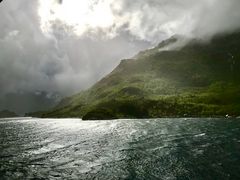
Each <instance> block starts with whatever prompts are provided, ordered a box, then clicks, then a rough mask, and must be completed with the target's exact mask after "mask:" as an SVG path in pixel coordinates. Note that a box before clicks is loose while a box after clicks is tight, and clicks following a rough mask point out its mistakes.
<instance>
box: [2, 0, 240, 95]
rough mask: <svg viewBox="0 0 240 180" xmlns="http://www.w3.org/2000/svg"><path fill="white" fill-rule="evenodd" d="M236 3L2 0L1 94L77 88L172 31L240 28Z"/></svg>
mask: <svg viewBox="0 0 240 180" xmlns="http://www.w3.org/2000/svg"><path fill="white" fill-rule="evenodd" d="M239 10H240V1H239V0H199V1H195V0H5V1H3V2H2V3H1V4H0V17H1V20H0V29H1V31H0V96H1V94H4V93H9V92H20V91H21V92H24V91H30V92H31V91H37V90H41V91H59V92H60V93H62V94H64V95H69V94H72V93H74V92H77V91H79V90H80V89H85V88H87V87H89V86H90V85H92V84H93V83H94V82H96V81H97V80H99V79H100V78H101V77H103V76H104V75H105V74H106V73H109V72H110V71H111V70H112V69H113V68H114V67H115V66H116V65H117V64H118V63H119V61H120V59H122V58H127V57H131V56H133V55H134V54H136V53H137V52H138V51H139V50H142V49H145V48H148V47H152V46H154V45H155V44H156V43H158V42H160V41H161V40H163V39H165V38H168V37H170V36H172V35H174V34H182V35H185V36H190V37H197V38H210V37H212V36H213V35H215V34H217V33H223V32H230V31H233V30H236V29H238V28H239V26H240V23H239V22H240V21H239V20H240V11H239Z"/></svg>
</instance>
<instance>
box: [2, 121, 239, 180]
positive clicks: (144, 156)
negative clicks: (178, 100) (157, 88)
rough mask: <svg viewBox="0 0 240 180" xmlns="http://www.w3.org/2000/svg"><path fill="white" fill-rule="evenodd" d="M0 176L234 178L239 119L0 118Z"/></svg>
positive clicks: (106, 179)
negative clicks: (83, 119)
mask: <svg viewBox="0 0 240 180" xmlns="http://www.w3.org/2000/svg"><path fill="white" fill-rule="evenodd" d="M0 179H1V180H5V179H24V180H25V179H84V180H85V179H100V180H111V179H113V180H115V179H129V180H130V179H146V180H151V179H164V180H165V179H166V180H174V179H182V180H183V179H184V180H185V179H191V180H192V179H196V180H201V179H202V180H207V179H210V180H214V179H216V180H221V179H224V180H225V179H236V180H237V179H240V120H239V119H211V118H209V119H198V118H194V119H142V120H138V119H136V120H112V121H82V120H80V119H34V118H15V119H0Z"/></svg>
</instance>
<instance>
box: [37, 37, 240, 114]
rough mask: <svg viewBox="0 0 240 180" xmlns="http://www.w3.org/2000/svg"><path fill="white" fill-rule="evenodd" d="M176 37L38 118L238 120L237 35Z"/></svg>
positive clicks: (239, 74) (123, 63)
mask: <svg viewBox="0 0 240 180" xmlns="http://www.w3.org/2000/svg"><path fill="white" fill-rule="evenodd" d="M177 42H178V39H177V38H175V37H174V38H171V39H169V40H166V41H163V42H162V43H160V44H159V45H158V46H157V47H155V48H153V49H149V50H146V51H143V52H140V53H139V54H138V55H137V56H135V57H134V58H133V59H127V60H122V61H121V63H120V64H119V65H118V66H117V67H116V68H115V69H114V70H113V71H112V72H111V73H110V74H109V75H108V76H106V77H105V78H103V79H102V80H101V81H99V82H98V83H96V84H95V85H94V86H93V87H92V88H90V89H89V90H87V91H84V92H80V93H79V94H77V95H74V96H72V97H68V98H65V99H64V100H62V102H61V103H60V104H59V105H58V106H57V107H56V108H55V109H53V110H51V111H49V112H45V113H42V114H41V115H42V117H81V118H83V119H115V118H151V117H182V116H224V115H226V114H230V115H233V116H237V115H240V33H234V34H230V35H229V34H228V35H221V36H217V37H215V38H213V39H212V40H211V41H210V42H199V41H197V40H191V41H189V42H188V43H187V45H185V46H184V47H183V48H181V49H179V48H178V49H177V48H175V49H174V50H167V48H168V47H170V45H172V44H174V43H177Z"/></svg>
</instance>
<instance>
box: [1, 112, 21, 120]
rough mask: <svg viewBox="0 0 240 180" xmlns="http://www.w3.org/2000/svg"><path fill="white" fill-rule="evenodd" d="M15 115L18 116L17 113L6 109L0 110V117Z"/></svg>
mask: <svg viewBox="0 0 240 180" xmlns="http://www.w3.org/2000/svg"><path fill="white" fill-rule="evenodd" d="M17 116H18V115H17V114H15V113H14V112H11V111H8V110H3V111H0V118H10V117H17Z"/></svg>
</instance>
